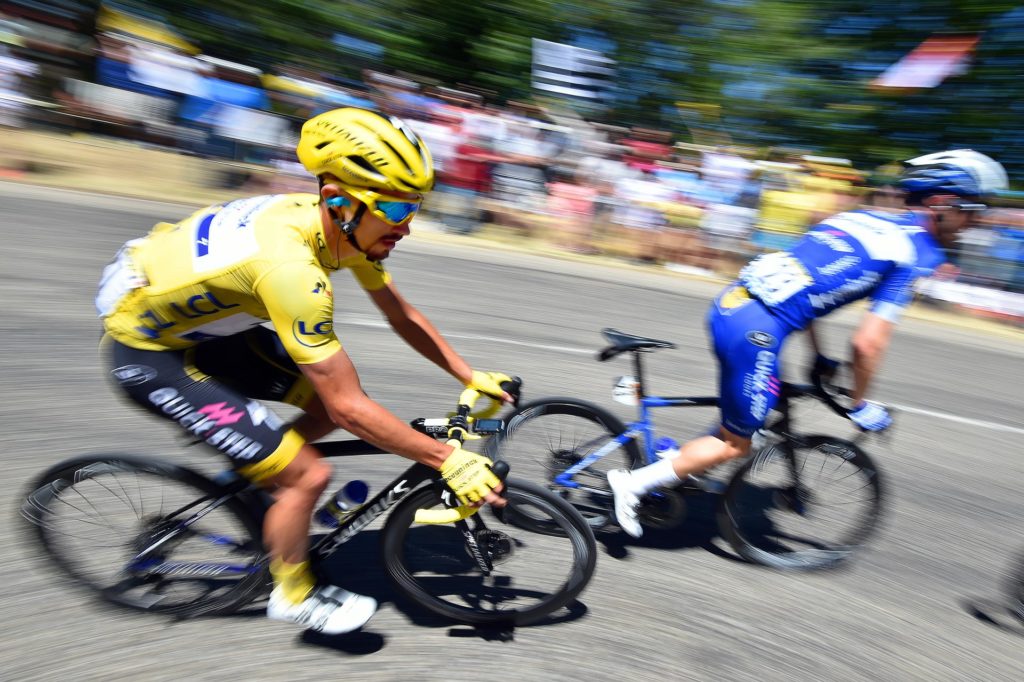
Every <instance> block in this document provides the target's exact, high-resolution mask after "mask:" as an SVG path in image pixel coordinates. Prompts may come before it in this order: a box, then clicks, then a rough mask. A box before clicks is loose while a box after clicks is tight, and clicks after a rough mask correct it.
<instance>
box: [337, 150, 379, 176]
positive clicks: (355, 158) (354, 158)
mask: <svg viewBox="0 0 1024 682" xmlns="http://www.w3.org/2000/svg"><path fill="white" fill-rule="evenodd" d="M345 158H347V159H348V160H349V161H351V162H352V163H354V164H356V165H357V166H359V167H360V168H362V169H364V170H367V171H370V172H371V173H374V174H376V173H377V172H378V171H377V169H376V168H374V167H373V164H372V163H370V162H369V161H367V160H366V158H365V157H362V156H359V155H357V154H351V155H349V156H347V157H345Z"/></svg>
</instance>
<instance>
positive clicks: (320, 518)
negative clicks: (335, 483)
mask: <svg viewBox="0 0 1024 682" xmlns="http://www.w3.org/2000/svg"><path fill="white" fill-rule="evenodd" d="M369 492H370V487H369V486H368V485H366V484H365V483H363V482H362V481H360V480H354V481H349V482H348V483H346V484H345V485H344V486H343V487H342V488H341V489H340V490H338V492H336V493H334V494H333V495H331V499H329V500H327V502H326V504H324V506H322V507H320V509H318V510H317V511H316V514H314V515H313V518H314V519H316V522H317V523H319V524H320V525H322V526H326V527H327V528H337V527H338V526H339V525H341V522H342V521H343V520H344V519H345V517H346V516H348V515H349V514H351V513H352V512H354V511H355V510H357V509H359V507H361V506H363V503H364V502H366V497H367V495H368V494H369Z"/></svg>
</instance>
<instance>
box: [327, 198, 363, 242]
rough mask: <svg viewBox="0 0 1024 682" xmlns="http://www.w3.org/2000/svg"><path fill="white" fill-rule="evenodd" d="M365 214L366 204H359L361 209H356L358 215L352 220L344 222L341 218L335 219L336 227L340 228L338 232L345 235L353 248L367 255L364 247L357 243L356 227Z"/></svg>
mask: <svg viewBox="0 0 1024 682" xmlns="http://www.w3.org/2000/svg"><path fill="white" fill-rule="evenodd" d="M364 213H366V204H359V207H358V208H357V209H356V214H355V215H354V216H352V220H346V221H344V222H342V220H341V219H340V218H335V219H334V225H335V226H336V227H337V228H338V232H339V233H340V234H343V235H345V239H347V240H348V243H349V244H351V245H352V248H354V249H355V250H356V251H358V252H359V253H362V254H365V253H366V251H364V250H363V247H361V246H359V243H358V242H357V241H356V227H357V226H358V225H359V221H360V220H362V218H363V214H364ZM339 238H340V235H339ZM335 250H337V248H335Z"/></svg>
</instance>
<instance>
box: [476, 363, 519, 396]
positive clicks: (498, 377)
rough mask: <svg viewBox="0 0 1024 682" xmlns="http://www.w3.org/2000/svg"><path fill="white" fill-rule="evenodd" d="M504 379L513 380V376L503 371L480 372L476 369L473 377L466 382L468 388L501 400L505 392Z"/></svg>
mask: <svg viewBox="0 0 1024 682" xmlns="http://www.w3.org/2000/svg"><path fill="white" fill-rule="evenodd" d="M503 381H512V377H510V376H509V375H507V374H502V373H501V372H480V371H478V370H475V369H474V370H473V378H472V379H470V380H469V383H468V384H466V388H471V389H473V390H474V391H480V392H481V393H483V394H484V395H489V396H491V397H492V398H494V399H495V400H501V399H502V396H503V395H504V394H505V389H503V388H502V387H501V382H503Z"/></svg>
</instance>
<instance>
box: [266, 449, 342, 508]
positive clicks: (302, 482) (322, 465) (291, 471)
mask: <svg viewBox="0 0 1024 682" xmlns="http://www.w3.org/2000/svg"><path fill="white" fill-rule="evenodd" d="M331 473H332V470H331V465H330V464H329V463H328V462H327V461H326V460H324V459H323V458H322V457H321V456H320V453H319V452H318V451H317V450H316V448H314V447H312V446H310V445H303V446H302V448H301V449H300V450H299V454H298V455H296V457H295V459H293V460H292V461H291V463H290V464H289V465H288V466H287V467H285V470H284V471H282V472H281V474H280V475H279V476H277V477H275V479H274V481H273V482H274V483H276V484H277V485H278V486H280V487H282V488H290V489H292V490H295V491H296V492H300V493H302V494H303V495H304V496H309V497H319V496H320V495H321V494H322V493H323V492H324V490H326V489H327V486H328V485H330V483H331Z"/></svg>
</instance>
